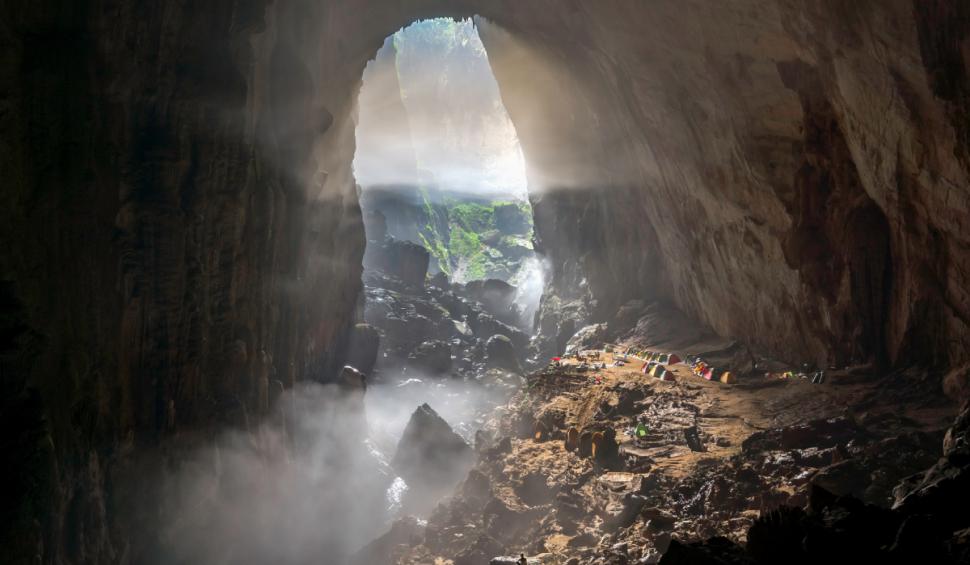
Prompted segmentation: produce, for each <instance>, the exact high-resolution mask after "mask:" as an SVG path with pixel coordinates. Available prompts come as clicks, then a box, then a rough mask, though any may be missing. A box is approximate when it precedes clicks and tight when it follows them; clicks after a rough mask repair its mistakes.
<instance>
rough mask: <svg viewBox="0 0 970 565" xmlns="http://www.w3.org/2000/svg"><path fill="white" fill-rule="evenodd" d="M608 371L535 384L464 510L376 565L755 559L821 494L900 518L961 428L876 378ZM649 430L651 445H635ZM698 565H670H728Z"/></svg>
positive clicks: (507, 419)
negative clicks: (771, 521) (592, 436)
mask: <svg viewBox="0 0 970 565" xmlns="http://www.w3.org/2000/svg"><path fill="white" fill-rule="evenodd" d="M688 353H689V352H688ZM601 359H602V362H604V363H606V364H607V365H608V367H607V368H604V369H595V370H583V369H581V368H580V367H579V366H578V365H577V364H576V362H575V361H568V362H566V364H564V365H563V366H561V367H557V366H554V365H550V366H549V367H547V368H545V369H542V370H539V371H536V372H534V373H533V374H531V375H530V376H529V377H528V380H527V385H526V386H525V387H524V388H523V389H522V390H521V391H519V392H518V393H516V394H515V395H514V396H513V397H512V399H511V400H510V402H509V403H508V404H506V405H505V406H502V407H500V408H499V409H498V410H496V412H495V413H494V415H493V417H492V418H491V419H490V420H489V422H488V423H487V424H486V426H485V429H484V430H483V431H482V432H481V433H479V434H478V436H477V437H476V442H475V446H474V448H475V450H476V453H477V456H478V459H477V464H476V465H475V467H474V468H473V469H472V470H471V471H470V472H469V474H468V475H467V478H465V480H464V481H463V482H462V483H461V484H460V485H459V486H458V488H457V489H456V491H455V493H454V495H453V496H452V497H451V498H450V499H448V500H446V501H444V502H442V503H441V504H440V505H438V506H437V508H436V509H435V510H434V511H433V512H432V513H431V515H430V517H429V518H428V519H427V521H426V522H422V521H419V520H415V519H405V520H401V521H399V522H398V523H397V524H395V527H394V528H393V529H392V531H391V532H390V533H388V534H387V535H386V536H384V537H383V538H381V539H380V540H378V541H377V542H375V543H376V547H380V548H381V549H380V551H379V552H378V553H380V554H381V556H380V559H378V560H375V561H374V562H393V563H406V564H418V563H454V564H455V565H463V564H473V563H474V564H478V563H488V562H489V561H490V560H492V559H493V558H496V557H499V556H502V555H516V556H517V555H518V554H519V553H524V554H525V555H526V556H528V557H529V559H530V563H532V562H534V563H570V564H578V563H651V562H657V561H658V560H659V559H660V557H661V555H662V554H663V553H664V552H667V551H668V550H669V549H670V548H671V547H672V543H673V547H675V550H674V551H673V552H672V553H671V555H670V556H668V557H666V558H665V561H664V562H668V561H669V560H671V559H675V558H678V557H677V556H678V555H685V552H688V551H694V550H695V549H696V548H695V546H690V545H684V544H688V543H690V542H699V541H700V540H704V539H706V538H710V537H713V536H719V537H718V538H717V542H716V543H715V550H710V548H708V547H707V546H703V551H704V552H706V553H705V554H704V555H707V556H708V557H710V555H713V554H714V553H716V552H717V551H721V553H723V554H725V555H728V554H730V555H735V557H737V555H740V556H741V557H738V559H742V558H747V557H745V555H744V550H743V549H741V548H740V546H737V545H734V544H743V543H745V542H746V541H749V539H750V538H751V536H754V535H756V533H757V532H756V530H751V529H750V528H751V527H752V525H754V524H756V523H762V530H763V529H764V527H763V522H764V519H762V520H761V521H760V522H759V516H765V515H769V516H770V515H772V514H771V513H766V511H768V510H772V509H776V508H779V507H782V506H786V505H787V506H792V507H796V508H800V507H803V506H805V505H806V504H808V503H809V498H810V492H811V489H810V488H809V487H810V485H815V486H814V487H813V488H815V492H816V495H815V496H816V498H818V496H823V497H824V496H829V497H831V499H832V500H835V499H836V497H839V496H846V497H853V498H851V500H853V501H857V502H854V504H857V505H858V507H859V508H869V507H867V506H865V505H871V507H872V508H875V509H882V510H872V511H873V512H889V510H888V508H890V507H891V506H892V505H893V504H894V503H896V502H898V501H899V500H900V499H901V497H905V495H906V493H905V491H904V490H900V489H897V488H896V487H897V485H898V484H899V483H900V481H901V480H903V479H904V478H906V477H908V476H912V475H913V474H914V473H918V472H921V471H923V470H925V469H927V468H928V467H930V466H931V465H933V464H934V463H935V462H936V461H937V460H938V459H939V458H940V457H941V455H942V454H943V445H944V433H945V429H946V426H947V425H949V423H950V421H951V418H952V415H953V406H951V405H949V404H948V403H946V402H945V401H944V400H942V399H939V398H937V397H935V396H932V395H922V396H920V395H914V393H913V390H912V389H911V388H910V389H904V388H903V387H902V386H900V385H898V384H894V383H903V382H912V381H913V380H914V379H913V378H912V377H910V378H905V379H904V378H898V377H897V378H893V377H886V376H882V377H876V376H873V375H871V374H868V373H867V372H866V371H865V369H864V368H856V369H854V370H846V371H835V372H830V373H829V374H828V376H827V378H826V381H825V382H824V383H823V384H812V383H811V381H810V380H809V379H800V378H797V377H796V378H795V379H780V378H777V377H776V376H770V377H768V376H765V375H764V373H763V372H762V373H760V374H757V373H752V374H749V375H747V376H746V378H744V379H742V380H741V381H740V382H739V383H737V384H734V385H725V384H721V383H718V382H711V381H707V380H704V379H700V378H698V377H695V376H693V375H691V374H690V371H689V369H688V367H687V366H686V365H677V366H672V367H671V370H672V373H673V374H674V380H673V381H670V382H665V381H660V380H658V379H655V378H652V377H648V376H646V375H644V374H643V373H642V372H641V371H640V369H641V367H642V365H643V362H642V361H639V360H633V359H632V358H631V360H630V362H629V363H627V364H625V365H624V366H620V367H616V366H613V363H614V357H613V356H612V355H611V354H603V356H602V358H601ZM904 395H905V396H907V397H908V398H909V399H910V401H909V402H907V403H900V402H899V398H900V397H901V396H904ZM918 398H922V399H923V400H917V399H918ZM900 407H902V408H900ZM637 421H641V422H643V423H645V425H646V427H647V428H648V430H649V433H648V434H647V436H646V437H645V438H640V439H637V440H635V439H634V437H633V431H632V430H633V427H634V426H635V425H636V422H637ZM573 427H575V428H576V429H577V430H578V431H592V432H597V431H599V432H606V433H607V439H606V440H604V441H605V443H601V444H600V445H601V446H606V445H607V444H608V443H609V440H608V437H609V435H610V432H609V431H607V430H612V432H613V433H615V437H616V441H617V443H618V445H617V449H615V450H612V451H611V450H610V449H609V448H608V447H601V448H600V454H599V455H598V456H596V457H589V456H588V454H584V453H582V452H583V448H582V446H580V449H579V450H578V452H577V451H575V450H567V446H566V443H567V442H566V441H565V440H566V434H567V431H568V430H569V428H573ZM580 443H582V442H580ZM583 455H586V456H583ZM909 481H910V482H913V481H917V482H918V480H917V479H909ZM818 487H821V488H818ZM913 488H915V487H913V486H912V485H911V486H910V487H909V489H910V490H912V489H913ZM894 489H895V491H894ZM817 493H831V494H827V495H818V494H817ZM826 500H828V499H826ZM839 500H843V501H844V500H848V499H839ZM816 504H818V502H816ZM853 508H854V507H853ZM891 538H892V535H890V539H891ZM672 540H679V542H672ZM718 543H720V544H721V545H717V544H718ZM371 549H372V550H373V549H374V547H372V548H371ZM697 551H701V550H697ZM732 552H733V553H732ZM709 554H710V555H709ZM371 557H372V558H374V554H373V553H372V554H371ZM696 557H697V554H689V555H687V559H688V560H687V561H673V562H712V563H719V562H731V561H716V560H715V561H698V560H696ZM776 557H777V556H776ZM711 558H712V559H714V557H711ZM718 558H720V557H718ZM732 558H733V557H732ZM375 559H376V558H375ZM382 560H383V561H382ZM496 562H501V561H496ZM769 562H770V561H769Z"/></svg>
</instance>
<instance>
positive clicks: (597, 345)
mask: <svg viewBox="0 0 970 565" xmlns="http://www.w3.org/2000/svg"><path fill="white" fill-rule="evenodd" d="M608 333H609V327H608V326H607V324H605V323H603V324H590V325H588V326H584V327H583V328H582V329H580V330H579V331H578V332H576V333H575V334H573V336H572V337H571V338H569V341H568V342H566V355H571V354H573V353H576V352H578V351H582V350H584V349H601V348H602V347H603V344H604V343H605V341H606V338H607V335H608Z"/></svg>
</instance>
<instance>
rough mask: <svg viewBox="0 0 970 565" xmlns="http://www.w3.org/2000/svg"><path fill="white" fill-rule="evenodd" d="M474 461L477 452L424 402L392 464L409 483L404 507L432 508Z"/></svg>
mask: <svg viewBox="0 0 970 565" xmlns="http://www.w3.org/2000/svg"><path fill="white" fill-rule="evenodd" d="M473 464H474V452H473V451H472V448H471V447H470V446H469V445H468V444H467V443H465V440H464V439H462V438H461V436H459V435H458V434H456V433H455V432H454V430H452V429H451V426H449V425H448V422H446V421H445V420H444V419H443V418H442V417H441V416H439V415H438V413H437V412H435V411H434V410H433V409H432V408H431V407H430V406H428V405H427V404H422V405H421V406H419V407H418V408H417V410H415V411H414V413H413V414H411V419H410V420H409V421H408V424H407V426H406V427H405V428H404V434H403V435H402V436H401V441H400V442H398V444H397V451H396V453H395V454H394V458H393V459H392V460H391V466H392V467H393V468H394V471H395V472H397V474H399V475H400V476H401V477H402V478H403V479H404V481H405V482H406V483H407V485H408V494H407V497H406V498H407V499H406V500H405V506H407V507H409V510H413V511H417V512H421V511H426V510H430V508H431V507H433V505H434V503H435V501H436V499H437V497H438V496H441V495H444V494H446V493H448V492H450V491H451V490H452V489H453V488H454V487H455V485H457V484H458V482H459V481H460V480H461V479H462V478H463V477H465V475H466V474H467V473H468V470H469V469H471V467H472V465H473Z"/></svg>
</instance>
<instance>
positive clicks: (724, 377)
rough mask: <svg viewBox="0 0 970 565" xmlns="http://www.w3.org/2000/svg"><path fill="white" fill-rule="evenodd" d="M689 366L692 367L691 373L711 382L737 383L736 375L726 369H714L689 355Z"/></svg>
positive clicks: (698, 358)
mask: <svg viewBox="0 0 970 565" xmlns="http://www.w3.org/2000/svg"><path fill="white" fill-rule="evenodd" d="M687 364H688V365H689V366H690V372H692V373H694V374H695V375H697V376H698V377H701V378H704V379H707V380H709V381H720V382H722V383H724V384H734V383H736V382H737V378H736V377H735V376H734V373H732V372H731V371H728V370H726V369H719V368H717V367H712V366H711V365H710V364H708V363H707V362H706V361H704V360H703V359H701V358H700V357H697V356H693V355H688V356H687Z"/></svg>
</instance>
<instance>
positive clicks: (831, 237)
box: [0, 0, 970, 562]
mask: <svg viewBox="0 0 970 565" xmlns="http://www.w3.org/2000/svg"><path fill="white" fill-rule="evenodd" d="M476 13H477V14H480V15H482V16H484V17H486V18H489V19H490V20H492V21H494V22H495V23H496V24H498V26H501V27H502V28H504V31H503V30H502V29H499V28H497V27H493V26H483V33H482V35H483V41H484V44H485V46H486V49H487V50H488V52H489V56H490V61H491V64H492V67H493V69H494V71H495V74H496V76H497V78H498V81H499V86H500V88H501V91H502V96H503V99H504V101H505V103H506V106H507V107H508V109H509V112H510V115H511V117H512V119H513V122H514V123H515V125H516V129H517V130H518V133H519V136H520V138H521V140H522V143H523V148H524V151H525V154H526V160H527V163H528V166H529V176H530V183H531V185H532V186H531V187H530V188H531V190H532V191H533V199H534V201H535V208H536V229H537V232H538V238H539V239H540V240H541V245H542V248H543V249H544V250H545V251H546V252H547V253H548V254H549V255H550V259H551V262H552V264H553V265H554V269H555V270H556V273H557V276H556V277H555V279H554V281H555V282H556V284H559V285H561V286H565V287H575V286H578V285H579V284H580V283H581V282H582V279H584V278H585V279H586V284H587V286H588V288H589V292H590V294H591V296H592V297H593V299H594V300H595V301H596V302H595V305H594V306H595V307H594V311H595V312H594V315H596V316H598V317H607V316H609V315H610V313H611V312H612V311H613V310H615V308H616V307H617V306H618V305H620V304H622V303H623V302H624V301H625V300H627V299H630V298H644V299H664V300H668V301H670V302H673V303H674V304H676V305H677V306H679V307H680V308H681V309H682V310H684V311H685V312H686V313H688V314H689V315H692V316H694V317H696V318H698V319H699V320H701V321H702V322H705V323H707V324H709V325H710V326H711V327H712V328H713V329H714V330H716V331H717V332H719V333H722V334H725V335H732V336H736V337H738V338H740V339H742V340H745V341H748V342H751V343H753V344H756V345H759V346H761V347H764V348H766V349H768V350H770V351H773V352H775V353H777V354H780V355H783V356H786V357H789V358H793V359H794V358H798V359H809V358H812V359H817V360H833V361H834V360H838V361H845V360H849V359H853V358H855V359H865V358H874V359H877V360H879V361H882V362H887V363H893V362H895V363H906V362H910V361H918V362H925V363H930V364H937V365H957V364H960V363H966V362H968V361H970V358H968V353H967V352H968V351H970V332H968V328H967V324H968V320H970V294H968V291H967V289H968V288H970V284H968V283H970V280H968V279H970V246H968V240H970V224H968V222H967V220H966V217H967V212H968V208H970V198H968V196H970V189H968V186H970V184H968V182H967V181H968V178H967V172H968V166H970V165H968V163H970V154H968V150H970V126H968V125H967V124H968V120H967V116H968V108H970V78H968V75H967V66H968V63H970V61H968V59H970V47H968V38H970V35H968V33H970V22H968V20H970V14H968V8H967V7H966V4H965V3H963V2H959V1H957V0H933V1H925V0H912V1H905V0H893V1H889V2H875V1H873V2H855V3H840V2H826V1H822V0H818V1H813V2H802V1H794V0H791V1H788V0H774V1H769V0H758V1H756V0H745V1H738V2H731V3H724V2H712V1H709V0H703V1H702V0H694V1H690V2H683V1H673V0H670V1H660V2H639V1H632V0H631V1H623V2H611V3H605V4H604V3H598V2H587V3H579V2H570V3H567V4H563V3H562V2H558V1H554V0H536V1H532V2H514V1H512V0H506V1H500V2H494V1H489V2H485V1H473V0H467V1H455V2H445V1H443V0H420V1H416V2H377V1H376V0H374V1H366V2H365V1H360V0H354V1H350V0H342V1H336V0H335V1H331V2H326V3H324V2H317V1H310V0H294V1H290V2H275V3H272V4H268V3H266V2H263V1H261V0H235V1H230V0H225V1H217V2H209V3H206V4H205V5H204V6H199V5H195V4H193V5H191V6H190V5H187V4H185V5H183V4H181V3H176V4H172V3H165V4H163V5H156V4H154V3H142V2H126V3H108V2H98V1H95V0H89V1H84V2H60V1H58V0H44V1H39V2H12V3H7V4H6V5H5V8H4V14H3V15H4V17H3V18H2V19H0V22H2V23H0V42H2V45H3V53H4V56H3V57H2V58H0V75H2V81H0V84H2V87H0V88H2V91H0V131H2V132H3V134H2V136H0V144H2V145H0V149H2V150H0V163H2V170H3V172H4V180H5V188H4V190H3V192H2V196H0V198H2V201H0V242H2V244H3V247H4V251H3V253H2V254H0V278H2V285H0V301H2V303H3V304H4V309H3V310H4V314H3V318H2V320H0V322H2V329H3V336H4V341H3V344H2V361H3V380H2V386H3V391H2V392H3V395H2V398H3V401H2V402H3V411H2V419H3V422H2V424H3V427H4V429H5V430H9V432H5V433H6V434H8V437H9V439H10V442H9V444H10V445H12V446H15V447H13V448H11V449H9V450H6V451H5V453H4V458H5V460H4V461H3V463H4V464H3V468H4V469H5V471H4V472H5V473H6V475H5V477H4V479H5V481H4V484H5V486H6V487H8V488H10V489H11V492H13V493H15V494H16V496H15V497H14V498H12V499H11V500H15V504H13V505H12V506H11V508H12V509H11V510H10V511H9V512H6V513H5V515H4V516H3V520H4V523H3V531H4V532H5V533H4V537H3V539H2V540H0V546H2V547H3V548H4V551H7V552H8V554H9V555H8V556H9V560H10V561H14V562H16V561H19V560H26V559H28V558H29V557H30V556H34V555H38V556H40V559H41V560H42V561H43V562H53V561H58V562H112V561H120V560H124V559H125V556H126V555H130V554H131V553H130V552H131V551H134V550H132V549H131V539H130V537H131V532H130V531H129V529H127V528H126V527H125V525H124V524H122V523H119V522H118V518H117V514H116V513H115V511H114V506H113V505H114V504H116V503H117V499H116V498H114V497H113V496H112V495H111V492H112V489H113V488H115V485H116V484H117V483H119V482H121V480H122V478H123V475H124V472H123V470H124V469H125V464H126V463H125V462H126V461H128V460H129V459H130V458H131V457H132V455H133V454H137V453H143V452H145V451H146V450H151V449H154V447H156V446H158V445H160V444H163V443H164V444H167V443H173V444H179V443H180V442H187V441H190V438H191V437H192V436H193V435H195V432H197V431H198V430H202V429H207V428H210V427H211V426H214V425H217V424H220V423H223V422H239V421H240V420H242V419H243V418H244V417H246V416H247V415H249V414H255V413H258V412H260V411H261V410H262V409H264V408H265V406H267V404H268V403H269V402H271V400H272V398H273V397H274V395H275V394H277V393H278V391H279V390H280V389H281V388H282V387H286V386H289V385H290V384H292V383H293V382H294V381H297V380H300V379H306V378H319V379H327V378H329V377H330V376H331V375H332V374H333V372H334V369H335V368H336V367H338V366H339V365H340V364H341V361H342V356H343V354H344V352H343V345H344V344H345V342H346V336H347V333H348V329H349V327H350V325H351V324H352V322H353V320H354V311H355V308H356V303H357V296H358V294H359V291H360V258H361V255H362V252H363V245H364V243H363V242H364V236H363V228H362V225H361V222H360V212H359V208H358V206H357V199H356V194H355V192H354V190H353V179H352V176H351V168H350V167H351V161H352V157H353V149H354V140H353V120H352V114H353V107H354V99H355V95H356V92H357V90H358V88H359V82H360V77H361V73H362V71H363V68H364V65H365V63H366V61H367V60H368V59H369V58H370V57H372V56H373V55H374V53H375V52H376V51H377V49H378V48H379V47H380V46H381V44H382V43H383V41H384V39H385V38H386V37H387V35H389V34H390V33H393V32H394V31H396V30H397V29H398V28H400V27H401V26H402V25H405V24H407V23H409V22H410V21H413V20H414V19H416V18H420V17H430V16H448V15H472V14H476ZM577 226H578V229H577ZM565 290H568V291H575V290H576V289H575V288H566V289H565ZM5 557H6V556H5Z"/></svg>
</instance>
